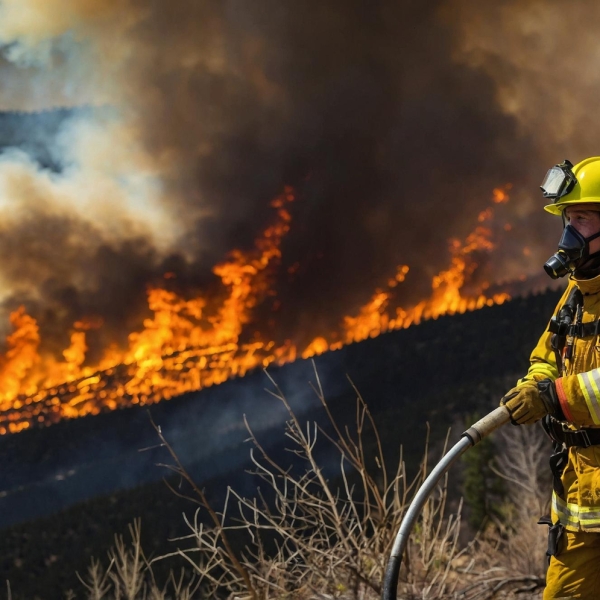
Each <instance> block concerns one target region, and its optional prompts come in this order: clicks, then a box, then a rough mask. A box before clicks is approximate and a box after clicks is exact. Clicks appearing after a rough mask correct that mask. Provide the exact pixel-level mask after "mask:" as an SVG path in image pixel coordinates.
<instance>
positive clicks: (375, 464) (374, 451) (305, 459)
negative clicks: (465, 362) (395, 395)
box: [67, 375, 548, 600]
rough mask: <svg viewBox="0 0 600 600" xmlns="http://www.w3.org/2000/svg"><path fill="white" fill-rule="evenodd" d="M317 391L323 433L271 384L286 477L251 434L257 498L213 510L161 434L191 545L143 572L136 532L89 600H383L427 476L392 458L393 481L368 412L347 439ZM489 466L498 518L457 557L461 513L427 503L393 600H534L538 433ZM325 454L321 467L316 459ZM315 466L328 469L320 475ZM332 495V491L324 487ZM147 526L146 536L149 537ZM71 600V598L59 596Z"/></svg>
mask: <svg viewBox="0 0 600 600" xmlns="http://www.w3.org/2000/svg"><path fill="white" fill-rule="evenodd" d="M316 381H317V383H316V385H315V387H314V391H315V393H316V394H317V395H318V397H319V399H320V401H321V404H322V406H323V409H324V411H325V414H326V415H327V417H328V420H329V424H328V425H329V426H328V427H322V426H321V425H318V424H316V423H307V424H304V423H301V422H300V421H299V420H298V418H297V416H296V415H295V413H294V411H293V410H292V408H291V407H290V405H289V403H288V401H287V400H286V398H285V396H284V394H283V393H282V392H281V390H280V389H279V388H278V387H277V385H276V384H275V382H274V381H273V385H274V391H273V392H272V393H273V395H274V396H275V397H276V398H277V399H278V400H279V401H280V402H282V403H283V404H284V405H285V407H286V409H287V410H288V413H289V420H288V422H287V425H286V431H285V435H286V437H287V438H288V439H289V440H290V442H291V446H290V452H291V454H290V456H291V460H290V462H289V464H282V461H281V460H275V459H274V458H273V457H272V456H270V455H269V453H268V452H267V451H266V450H265V449H264V447H263V445H261V442H260V440H259V439H258V438H257V437H256V436H255V435H254V433H253V432H252V429H251V428H250V426H249V425H248V424H247V427H248V431H249V435H250V439H251V441H252V443H253V446H254V448H253V450H252V461H253V463H254V466H255V474H256V476H257V478H258V480H259V482H260V487H258V488H257V494H256V497H254V498H247V497H244V496H242V495H240V494H239V493H238V492H236V491H235V490H234V489H233V488H230V489H229V493H228V495H227V499H226V502H225V505H224V507H223V509H222V510H220V511H217V510H215V509H214V508H213V507H212V506H211V505H210V503H209V501H208V499H207V496H206V494H205V492H204V490H203V489H201V488H200V487H198V486H197V485H196V484H195V483H194V481H193V479H192V478H191V476H190V475H189V474H188V472H187V471H186V469H185V467H184V465H182V464H181V462H180V461H179V459H178V457H177V455H176V454H175V452H174V451H173V449H172V448H171V446H170V445H169V443H168V441H167V440H166V439H165V438H164V436H163V434H162V432H161V430H160V428H159V427H157V428H156V429H157V433H158V435H159V437H160V440H161V443H162V444H163V445H164V447H165V448H166V449H167V450H168V452H169V453H170V456H171V458H172V462H171V463H170V464H169V465H166V466H167V467H168V468H169V469H170V470H171V471H173V472H174V473H176V474H177V475H178V476H179V478H180V479H181V481H182V482H185V486H183V487H181V486H180V487H177V488H176V487H174V486H171V487H172V491H173V492H174V493H175V494H178V495H182V496H185V497H187V498H189V499H190V500H192V501H193V502H195V503H196V504H197V506H198V508H197V510H196V512H195V513H194V515H193V517H191V518H190V517H187V516H185V515H184V519H185V520H186V524H187V526H188V528H189V534H188V535H186V536H184V537H181V538H178V539H177V540H173V542H174V544H175V546H176V548H175V549H174V550H173V552H171V553H170V554H167V555H165V556H160V557H155V558H148V557H146V556H145V555H144V553H143V551H142V548H141V541H140V528H141V525H140V523H139V522H136V523H134V524H133V525H132V526H131V527H130V535H131V543H130V544H129V545H127V544H125V542H124V540H123V538H122V537H120V536H117V538H116V544H115V547H114V548H113V549H112V550H111V551H110V552H109V564H108V565H107V566H102V565H101V563H100V562H99V561H97V560H93V561H92V563H91V565H90V567H89V572H88V573H87V574H86V575H85V576H84V577H82V583H83V584H84V585H85V589H86V596H87V598H89V600H102V599H106V600H108V599H111V600H112V599H115V600H117V599H119V600H120V599H126V600H141V599H148V600H150V599H152V600H166V599H167V598H173V599H177V600H187V599H191V598H215V597H223V598H229V599H231V600H234V599H237V600H268V599H273V600H274V599H283V598H286V599H290V600H292V599H297V600H305V599H309V598H311V599H322V600H325V599H333V598H340V599H348V600H350V599H352V600H370V599H376V598H378V597H380V595H381V588H380V586H381V581H382V578H383V573H384V570H385V567H386V561H387V557H388V555H389V552H390V549H391V546H392V543H393V540H394V537H395V535H396V532H397V530H398V527H399V525H400V522H401V520H402V517H403V515H404V512H405V510H406V508H407V507H408V504H409V502H410V499H411V498H412V495H413V494H414V492H415V490H416V489H417V488H418V487H419V485H420V484H421V482H422V481H423V479H424V477H425V476H426V473H427V464H428V460H427V448H426V452H425V457H424V459H423V461H422V465H421V468H420V470H419V472H418V475H417V477H416V478H414V479H413V480H412V481H408V480H407V476H406V468H405V464H404V461H403V460H402V454H401V453H400V459H399V461H398V462H397V464H395V465H393V466H392V468H390V465H389V463H387V462H386V459H385V457H384V456H383V450H382V444H381V442H380V439H379V435H378V431H377V428H376V426H375V423H374V421H373V418H372V416H371V414H370V412H369V409H368V407H367V405H366V404H365V402H364V401H363V399H362V398H361V396H360V394H359V393H358V392H357V394H356V395H357V400H356V427H355V428H353V429H350V428H348V427H342V426H340V425H338V423H337V422H336V419H335V418H334V417H333V415H332V413H331V412H330V410H329V408H328V405H327V402H326V400H325V397H324V394H323V390H322V388H321V386H320V383H319V379H318V375H317V379H316ZM500 435H501V436H502V439H501V443H500V444H499V446H501V447H502V448H503V452H502V454H501V455H500V456H499V457H498V458H497V460H496V463H495V465H494V468H495V471H496V472H497V474H498V475H499V476H501V477H503V478H504V479H506V480H507V481H508V482H510V485H509V486H508V487H509V489H510V490H512V492H511V493H510V498H509V502H507V503H506V505H505V506H504V507H503V518H502V519H495V520H494V521H493V522H488V523H487V525H486V526H485V528H484V529H483V530H482V531H480V532H479V533H478V534H477V535H476V536H475V539H474V540H472V541H470V542H469V543H467V544H463V545H461V544H460V543H459V532H460V508H461V505H460V503H459V504H458V505H457V506H455V507H454V510H453V511H450V510H449V508H448V506H449V503H448V495H447V489H446V485H445V483H446V482H444V483H443V485H441V486H440V487H439V488H438V489H437V491H436V493H435V494H434V495H433V496H432V497H431V498H430V500H429V502H428V503H427V505H426V507H425V510H424V511H423V514H422V516H421V519H420V521H419V523H418V524H417V526H416V528H415V530H414V532H413V535H412V537H411V541H410V544H409V547H408V551H407V555H406V557H405V559H404V564H403V567H402V571H401V576H400V584H399V593H398V597H399V598H403V599H406V600H409V599H411V600H412V599H433V598H452V599H456V600H458V599H463V600H487V599H494V598H495V599H500V598H521V599H523V600H530V599H534V598H539V596H540V592H541V589H542V587H543V577H544V557H543V552H544V549H545V543H544V536H545V531H544V530H543V528H541V527H539V526H537V525H535V524H534V523H535V521H536V517H537V516H538V515H539V514H542V512H544V508H545V504H546V503H547V501H546V496H547V494H546V492H545V491H544V490H547V489H548V488H547V486H546V485H545V483H544V482H543V481H542V479H543V478H542V477H541V475H540V474H541V473H543V472H544V471H545V470H546V468H545V466H544V465H543V461H544V459H545V457H546V456H547V451H546V450H545V449H544V448H543V445H544V443H545V442H544V439H543V437H542V434H541V432H539V431H536V430H535V429H533V428H518V429H515V428H512V427H511V428H507V430H505V431H503V432H501V433H500ZM324 447H327V452H326V453H325V454H323V448H324ZM323 457H325V463H326V464H323ZM334 482H335V483H334ZM145 526H151V524H145ZM174 558H176V559H177V558H179V559H180V568H181V572H180V574H179V575H177V576H176V575H175V574H173V573H172V574H171V576H170V578H169V580H168V581H167V582H166V583H164V584H163V585H160V584H159V583H158V582H157V581H156V579H155V577H154V573H153V566H154V565H156V563H157V562H158V561H164V560H166V559H170V560H173V559H174ZM67 597H69V598H73V599H74V598H76V595H75V594H74V593H72V592H71V593H69V594H68V596H67Z"/></svg>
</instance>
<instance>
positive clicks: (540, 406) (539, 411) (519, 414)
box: [500, 379, 556, 425]
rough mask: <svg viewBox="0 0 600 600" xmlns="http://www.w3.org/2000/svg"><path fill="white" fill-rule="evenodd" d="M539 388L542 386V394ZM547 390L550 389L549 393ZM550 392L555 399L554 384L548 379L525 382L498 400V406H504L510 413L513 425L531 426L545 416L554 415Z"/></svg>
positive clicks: (554, 409) (554, 410)
mask: <svg viewBox="0 0 600 600" xmlns="http://www.w3.org/2000/svg"><path fill="white" fill-rule="evenodd" d="M540 386H542V388H541V389H543V391H542V392H540ZM548 388H552V389H551V390H550V391H549V390H548ZM552 392H554V397H556V390H554V384H553V383H552V382H551V381H550V380H549V379H545V380H544V381H540V382H539V383H538V382H537V381H526V382H524V383H522V384H521V385H520V386H518V387H515V388H513V389H512V390H510V391H509V392H508V393H507V394H506V395H505V396H504V397H503V398H502V400H500V404H501V405H502V406H505V407H506V409H507V410H508V412H509V413H510V420H511V422H512V423H513V425H531V424H532V423H535V422H536V421H539V420H540V419H541V418H542V417H543V416H545V415H547V414H552V415H553V414H555V412H556V408H555V406H554V405H553V401H552V398H551V394H552Z"/></svg>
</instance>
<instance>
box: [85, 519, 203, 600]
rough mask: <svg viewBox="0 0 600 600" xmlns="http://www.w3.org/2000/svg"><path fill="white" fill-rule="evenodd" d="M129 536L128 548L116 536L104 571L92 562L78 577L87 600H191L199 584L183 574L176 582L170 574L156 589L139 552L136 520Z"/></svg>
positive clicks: (148, 568) (140, 551) (138, 524)
mask: <svg viewBox="0 0 600 600" xmlns="http://www.w3.org/2000/svg"><path fill="white" fill-rule="evenodd" d="M129 534H130V536H131V541H130V542H129V544H127V543H125V540H124V539H123V536H121V535H116V536H115V545H114V547H113V548H112V549H111V550H109V552H108V558H109V565H108V567H107V568H104V567H103V566H102V564H101V562H100V561H99V560H96V559H94V558H92V560H91V563H90V566H89V567H88V572H87V575H86V576H85V577H81V576H79V574H77V576H78V577H79V580H80V581H81V583H82V584H83V586H84V588H85V589H86V591H87V598H88V600H103V599H106V600H122V599H123V600H167V599H168V598H177V599H178V600H190V599H191V598H192V597H193V595H194V593H195V592H196V591H197V589H198V583H197V582H195V581H194V579H193V578H192V579H190V577H186V576H185V574H184V573H183V572H182V573H181V576H180V577H179V578H177V577H175V575H174V574H173V573H172V572H171V574H170V576H169V578H168V580H167V583H166V585H165V586H163V587H159V586H158V585H157V583H156V581H155V579H154V573H153V572H152V566H151V564H150V562H149V561H148V560H147V559H146V557H145V555H144V552H143V550H142V543H141V523H140V521H139V520H137V521H135V522H134V523H133V524H132V525H130V526H129Z"/></svg>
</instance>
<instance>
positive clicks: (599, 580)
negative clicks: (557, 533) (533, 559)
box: [544, 531, 600, 600]
mask: <svg viewBox="0 0 600 600" xmlns="http://www.w3.org/2000/svg"><path fill="white" fill-rule="evenodd" d="M571 598H581V599H582V600H598V599H600V533H584V532H582V531H580V532H577V533H572V532H570V531H565V532H564V533H563V536H562V539H561V542H560V548H559V552H558V556H553V557H552V558H551V559H550V566H549V567H548V573H547V575H546V589H545V590H544V600H570V599H571Z"/></svg>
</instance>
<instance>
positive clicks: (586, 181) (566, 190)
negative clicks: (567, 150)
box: [541, 156, 600, 216]
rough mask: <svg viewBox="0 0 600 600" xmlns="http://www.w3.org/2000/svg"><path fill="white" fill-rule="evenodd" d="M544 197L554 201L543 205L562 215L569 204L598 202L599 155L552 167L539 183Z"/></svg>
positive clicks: (599, 181) (599, 198)
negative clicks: (574, 163)
mask: <svg viewBox="0 0 600 600" xmlns="http://www.w3.org/2000/svg"><path fill="white" fill-rule="evenodd" d="M541 188H542V191H543V192H544V197H545V198H553V199H554V203H553V204H548V205H547V206H544V210H547V211H548V212H549V213H552V214H553V215H559V216H560V215H562V212H563V210H565V208H566V207H567V206H569V205H570V204H600V156H592V157H591V158H586V159H585V160H582V161H581V162H580V163H577V164H576V165H575V166H573V165H572V164H571V163H570V162H569V161H568V160H565V161H564V162H563V163H561V164H560V165H556V166H554V167H552V168H551V169H550V170H549V171H548V173H547V175H546V178H545V179H544V181H543V183H542V185H541Z"/></svg>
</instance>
